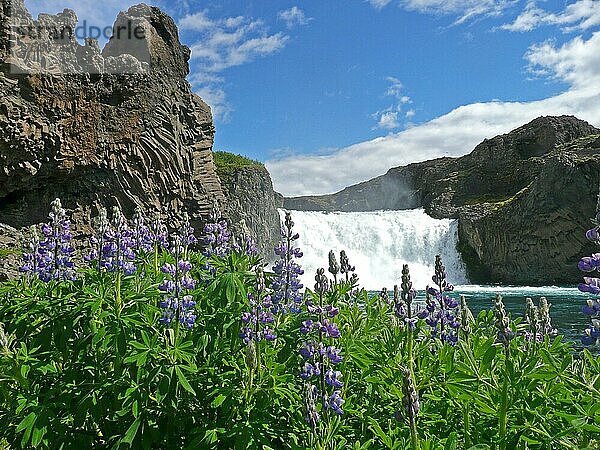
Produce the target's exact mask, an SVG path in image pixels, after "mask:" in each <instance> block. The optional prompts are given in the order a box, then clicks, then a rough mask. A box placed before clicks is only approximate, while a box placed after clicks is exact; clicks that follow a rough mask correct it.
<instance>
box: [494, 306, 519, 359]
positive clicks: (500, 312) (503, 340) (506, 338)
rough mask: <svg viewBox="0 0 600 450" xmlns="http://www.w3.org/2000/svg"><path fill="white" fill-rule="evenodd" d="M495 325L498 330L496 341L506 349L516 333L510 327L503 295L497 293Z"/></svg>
mask: <svg viewBox="0 0 600 450" xmlns="http://www.w3.org/2000/svg"><path fill="white" fill-rule="evenodd" d="M494 318H495V321H494V326H495V327H496V330H498V332H497V334H496V342H498V343H500V344H502V345H503V346H504V348H505V349H508V346H509V345H510V341H511V340H512V339H513V338H514V337H515V333H514V332H513V331H512V330H511V329H510V326H509V325H510V319H509V318H508V315H507V314H506V310H505V309H504V302H503V301H502V296H501V295H500V294H496V299H495V301H494Z"/></svg>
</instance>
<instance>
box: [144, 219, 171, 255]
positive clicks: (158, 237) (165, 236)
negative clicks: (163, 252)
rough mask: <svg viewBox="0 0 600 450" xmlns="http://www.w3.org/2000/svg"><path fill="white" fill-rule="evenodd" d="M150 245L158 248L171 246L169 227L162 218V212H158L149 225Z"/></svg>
mask: <svg viewBox="0 0 600 450" xmlns="http://www.w3.org/2000/svg"><path fill="white" fill-rule="evenodd" d="M148 230H149V238H150V245H151V246H152V247H153V248H154V249H155V250H158V249H160V248H168V247H169V233H168V232H167V227H166V226H165V224H164V223H163V221H162V220H161V218H160V214H156V215H155V216H154V218H153V219H152V221H151V222H150V225H149V227H148Z"/></svg>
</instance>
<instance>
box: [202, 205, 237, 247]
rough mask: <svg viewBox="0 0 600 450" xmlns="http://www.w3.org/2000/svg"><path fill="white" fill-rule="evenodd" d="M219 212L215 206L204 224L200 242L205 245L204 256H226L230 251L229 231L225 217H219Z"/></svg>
mask: <svg viewBox="0 0 600 450" xmlns="http://www.w3.org/2000/svg"><path fill="white" fill-rule="evenodd" d="M219 216H220V213H219V210H218V208H217V207H216V206H215V207H214V208H213V212H212V214H211V216H210V219H209V222H208V223H207V224H206V225H204V236H203V237H202V243H203V244H204V246H205V249H204V252H203V254H204V256H212V255H215V256H227V255H229V254H230V253H231V250H232V248H231V245H232V242H231V238H232V236H231V232H230V231H229V226H228V225H227V221H226V220H225V219H220V218H219Z"/></svg>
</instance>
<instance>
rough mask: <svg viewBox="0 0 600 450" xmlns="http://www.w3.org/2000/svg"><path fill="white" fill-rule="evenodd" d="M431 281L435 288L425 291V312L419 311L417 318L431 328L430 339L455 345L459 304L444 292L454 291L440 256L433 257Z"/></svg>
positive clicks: (428, 288) (430, 287)
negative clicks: (438, 339) (433, 268)
mask: <svg viewBox="0 0 600 450" xmlns="http://www.w3.org/2000/svg"><path fill="white" fill-rule="evenodd" d="M432 281H433V282H434V283H435V284H436V286H435V287H434V286H428V287H427V289H426V299H425V304H426V307H425V310H422V311H420V312H419V313H418V314H417V317H418V318H420V319H425V322H426V323H427V325H429V327H430V328H431V337H432V338H437V337H438V336H439V338H440V339H441V341H442V342H443V343H445V344H449V345H456V343H457V342H458V330H459V328H460V320H459V317H460V314H459V312H458V306H459V302H458V300H456V299H455V298H453V297H450V296H449V295H446V294H445V293H446V292H451V291H453V290H454V286H453V285H452V284H450V283H448V281H447V274H446V268H445V267H444V264H443V263H442V258H441V257H440V255H436V257H435V272H434V275H433V277H432Z"/></svg>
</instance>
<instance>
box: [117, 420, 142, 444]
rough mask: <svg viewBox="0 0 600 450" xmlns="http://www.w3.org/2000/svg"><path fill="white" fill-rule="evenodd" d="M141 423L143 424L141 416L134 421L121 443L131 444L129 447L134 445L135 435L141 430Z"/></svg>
mask: <svg viewBox="0 0 600 450" xmlns="http://www.w3.org/2000/svg"><path fill="white" fill-rule="evenodd" d="M141 422H142V417H141V416H140V417H138V418H137V419H135V420H134V421H133V423H132V424H131V425H130V427H129V429H128V430H127V432H126V433H125V436H123V439H121V443H123V444H129V445H131V444H132V443H133V440H134V439H135V435H136V434H137V432H138V429H139V428H140V423H141Z"/></svg>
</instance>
